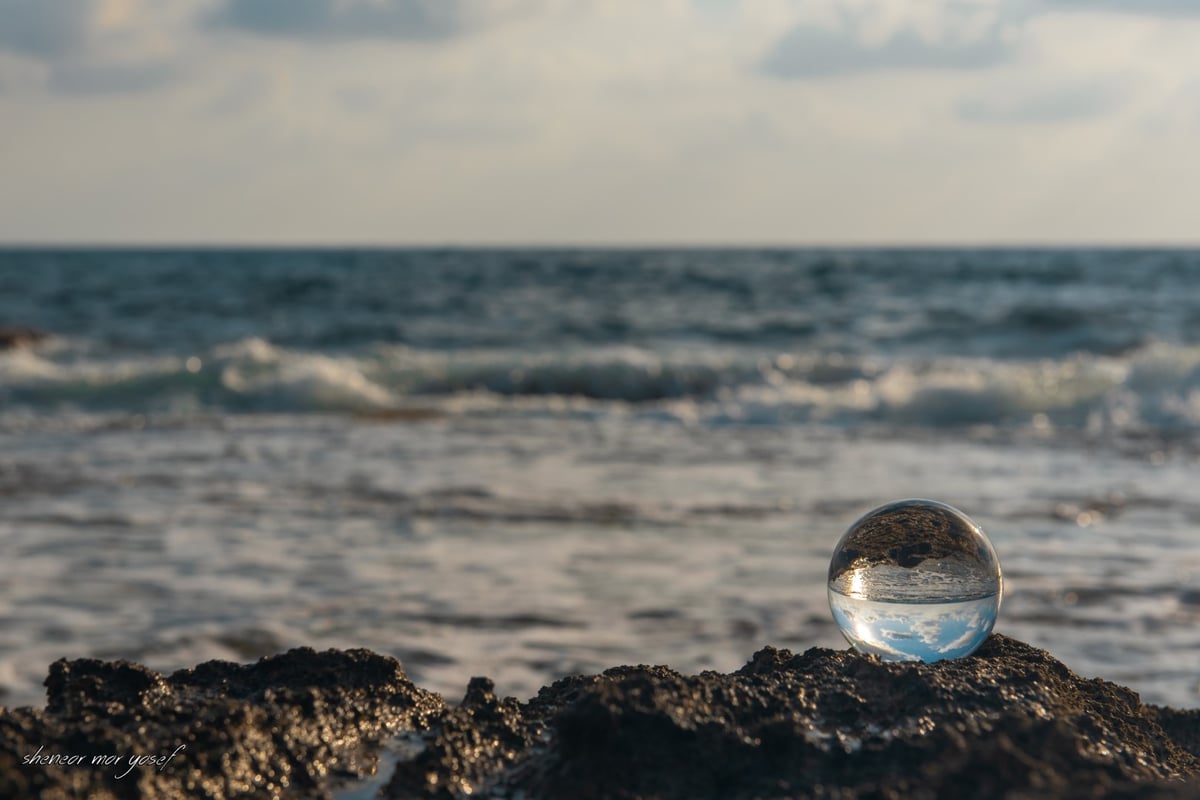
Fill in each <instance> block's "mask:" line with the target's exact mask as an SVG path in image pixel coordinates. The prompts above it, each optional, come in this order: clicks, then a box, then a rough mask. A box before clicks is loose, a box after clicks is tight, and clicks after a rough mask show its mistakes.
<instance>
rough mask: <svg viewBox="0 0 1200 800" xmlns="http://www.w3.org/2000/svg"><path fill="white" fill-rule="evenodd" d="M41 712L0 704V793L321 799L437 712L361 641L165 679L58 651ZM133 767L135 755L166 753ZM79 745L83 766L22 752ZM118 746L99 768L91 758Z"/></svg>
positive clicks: (434, 700)
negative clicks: (387, 743) (385, 744)
mask: <svg viewBox="0 0 1200 800" xmlns="http://www.w3.org/2000/svg"><path fill="white" fill-rule="evenodd" d="M46 689H47V703H46V709H45V710H44V711H38V710H32V709H15V710H9V711H6V712H5V713H3V714H0V797H5V798H25V797H29V798H32V797H88V798H93V797H94V798H108V797H113V798H134V797H137V798H180V797H209V798H233V797H270V796H272V795H279V794H280V793H284V794H288V795H290V796H300V797H322V796H328V795H329V789H330V787H331V786H333V785H334V784H335V783H336V782H337V781H338V780H339V779H347V778H357V777H360V776H362V775H364V774H367V773H369V772H371V771H372V770H373V768H374V763H375V761H374V753H373V750H376V749H378V744H379V743H380V742H381V741H383V740H385V739H389V738H391V737H392V736H394V735H396V734H397V733H399V732H401V731H405V730H421V729H424V728H425V727H426V726H428V725H429V723H430V722H431V721H432V720H433V719H435V718H436V717H437V716H438V715H440V714H441V712H442V710H443V704H442V700H441V698H440V697H438V696H437V695H433V694H430V693H428V692H425V691H422V690H421V689H418V688H416V687H415V686H413V685H412V683H411V682H410V681H409V680H408V678H407V677H406V676H405V674H404V671H403V670H402V669H401V667H400V664H399V662H397V661H396V660H395V659H392V658H388V657H386V656H380V655H376V654H374V653H371V652H368V651H366V650H350V651H346V652H336V651H328V652H324V653H318V652H316V651H313V650H311V649H307V648H302V649H299V650H292V651H290V652H288V653H285V654H283V655H279V656H273V657H271V658H266V659H263V660H261V661H259V662H258V663H257V664H252V665H249V666H238V665H236V664H230V663H226V662H219V661H213V662H209V663H206V664H202V665H200V666H199V667H196V668H195V669H193V670H183V671H180V672H177V673H175V674H173V675H171V676H169V677H164V676H162V675H159V674H158V673H156V672H153V671H151V670H148V669H146V668H145V667H142V666H139V665H137V664H130V663H128V662H120V661H118V662H111V663H110V662H102V661H96V660H93V659H80V660H76V661H67V660H62V661H58V662H56V663H54V664H53V665H51V668H50V675H49V677H48V678H47V679H46ZM180 745H184V746H185V747H184V748H183V749H182V750H180V751H179V752H178V753H177V754H176V756H175V757H174V758H173V759H172V760H171V761H170V762H164V763H163V765H162V767H161V768H158V765H157V764H154V763H150V764H144V765H141V766H137V767H134V768H133V769H132V770H130V771H129V773H128V774H126V775H124V776H123V777H118V776H120V775H122V773H124V772H126V770H127V769H129V767H130V764H129V763H128V759H129V757H130V756H143V755H147V756H159V757H162V756H166V755H170V754H171V753H172V752H174V751H176V749H177V748H179V747H180ZM39 747H40V748H42V754H43V755H49V754H59V755H76V754H77V755H83V756H86V758H85V760H84V763H83V764H79V765H54V764H50V765H41V764H37V763H24V761H25V759H26V758H27V757H28V756H30V755H32V754H34V753H35V752H37V751H38V749H39ZM106 755H107V756H116V757H119V761H118V763H116V764H113V765H108V766H94V765H93V764H92V757H93V756H106Z"/></svg>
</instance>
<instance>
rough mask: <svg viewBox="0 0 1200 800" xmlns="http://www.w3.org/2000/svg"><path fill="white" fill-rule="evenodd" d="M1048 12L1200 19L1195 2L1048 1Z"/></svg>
mask: <svg viewBox="0 0 1200 800" xmlns="http://www.w3.org/2000/svg"><path fill="white" fill-rule="evenodd" d="M1044 9H1045V10H1050V11H1111V12H1114V13H1118V14H1139V15H1145V16H1163V17H1200V3H1198V2H1196V0H1049V2H1048V3H1047V4H1046V6H1045V7H1044Z"/></svg>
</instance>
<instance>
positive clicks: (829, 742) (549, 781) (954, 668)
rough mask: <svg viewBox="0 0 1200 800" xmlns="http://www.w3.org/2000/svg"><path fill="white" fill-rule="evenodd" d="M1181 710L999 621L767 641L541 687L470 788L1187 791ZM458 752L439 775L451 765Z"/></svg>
mask: <svg viewBox="0 0 1200 800" xmlns="http://www.w3.org/2000/svg"><path fill="white" fill-rule="evenodd" d="M1191 714H1192V712H1177V711H1174V710H1170V709H1155V708H1151V707H1145V706H1143V705H1142V704H1141V703H1140V701H1139V699H1138V696H1137V695H1136V694H1135V693H1134V692H1132V691H1130V690H1129V689H1125V688H1124V687H1121V686H1117V685H1115V684H1112V683H1108V682H1106V681H1101V680H1083V679H1081V678H1079V677H1077V676H1076V675H1074V674H1072V673H1071V672H1070V671H1069V670H1068V669H1067V668H1066V667H1065V666H1063V665H1062V664H1061V663H1060V662H1058V661H1056V660H1054V659H1053V658H1051V657H1050V656H1049V655H1048V654H1047V653H1045V652H1044V651H1041V650H1037V649H1035V648H1032V647H1029V646H1028V645H1024V644H1022V643H1020V642H1017V641H1015V640H1013V639H1008V638H1006V637H1003V636H998V635H994V636H992V637H991V638H990V639H989V640H988V642H986V643H985V645H984V646H983V647H982V648H981V649H980V650H979V651H977V652H976V654H975V655H974V656H972V657H969V658H965V659H958V660H951V661H943V662H939V663H937V664H899V663H883V662H880V661H878V660H876V659H875V658H872V657H868V656H862V655H858V654H857V653H855V652H853V651H833V650H822V649H813V650H809V651H808V652H806V653H804V654H803V655H794V654H792V653H790V652H788V651H785V650H774V649H772V648H767V649H764V650H762V651H760V652H759V653H757V654H755V656H754V658H753V660H751V662H750V663H749V664H747V665H746V666H745V667H743V668H742V669H741V670H739V671H738V672H735V673H733V674H731V675H721V674H717V673H703V674H701V675H696V676H683V675H679V674H678V673H675V672H673V671H672V670H670V669H667V668H665V667H636V668H629V667H623V668H619V669H616V670H610V671H608V672H605V673H604V674H602V675H600V676H596V677H591V678H571V679H568V680H565V681H560V682H559V683H556V684H554V685H553V686H551V687H549V688H547V689H543V690H542V691H541V692H540V693H539V694H538V696H537V697H536V698H534V699H533V700H532V701H530V702H529V703H528V704H526V705H525V706H522V707H521V716H522V718H523V719H524V721H525V724H526V725H527V726H528V727H527V731H528V733H527V735H528V736H529V737H530V738H533V739H534V740H535V741H537V740H542V741H544V742H545V744H543V745H541V746H535V747H533V748H531V749H530V750H529V751H528V753H527V754H526V755H525V756H523V757H522V756H520V755H518V756H516V757H511V758H510V759H509V764H510V766H508V767H506V768H505V769H504V770H503V771H501V772H499V773H498V774H496V775H494V776H493V777H492V778H491V779H490V782H489V781H483V782H479V783H476V784H474V785H473V788H474V789H475V791H476V794H478V793H479V791H480V790H483V791H484V793H485V794H486V793H487V791H488V790H490V791H491V792H492V794H494V795H495V796H499V797H525V798H552V797H573V798H581V799H586V798H601V797H603V798H757V797H780V798H782V797H829V798H835V797H836V798H841V799H842V800H847V799H849V798H868V797H870V798H940V797H972V798H993V797H996V798H999V797H1029V798H1034V797H1046V798H1050V797H1079V798H1084V797H1088V798H1090V797H1104V796H1111V797H1125V796H1128V797H1134V796H1139V797H1140V796H1142V793H1148V795H1152V796H1158V797H1178V798H1183V797H1195V796H1200V781H1198V780H1197V778H1196V776H1197V775H1198V774H1200V759H1198V758H1197V754H1196V751H1195V750H1194V749H1193V750H1191V751H1189V750H1188V749H1187V748H1188V747H1191V746H1192V745H1194V743H1195V735H1196V727H1195V725H1196V717H1195V716H1191ZM506 724H507V725H509V726H517V727H519V726H520V720H515V719H514V720H509V721H508V722H507V723H506ZM1176 726H1177V727H1178V728H1179V731H1177V732H1174V733H1169V732H1168V731H1172V730H1173V729H1174V728H1175V727H1176ZM437 731H438V729H437V728H436V727H435V729H434V732H433V733H432V734H431V735H432V737H433V741H435V742H437V741H440V740H439V738H438V736H439V734H438V733H437ZM1186 731H1191V733H1190V734H1186ZM1185 734H1186V735H1185ZM1187 736H1191V737H1192V738H1191V739H1188V738H1186V737H1187ZM455 763H456V762H455V761H454V759H453V758H447V759H445V760H444V761H443V763H442V769H441V774H443V775H445V776H447V777H449V778H450V779H451V780H453V779H454V778H455V777H457V776H459V775H460V773H458V772H456V770H455ZM427 766H428V765H427ZM1183 779H1190V780H1191V781H1192V782H1191V783H1190V784H1183V783H1180V781H1181V780H1183ZM1155 793H1156V794H1155ZM392 796H393V797H406V796H412V795H406V794H404V793H402V792H401V793H393V795H392Z"/></svg>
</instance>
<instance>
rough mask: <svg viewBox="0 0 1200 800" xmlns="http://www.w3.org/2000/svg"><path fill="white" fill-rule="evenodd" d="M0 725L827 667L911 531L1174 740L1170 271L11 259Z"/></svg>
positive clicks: (5, 361)
mask: <svg viewBox="0 0 1200 800" xmlns="http://www.w3.org/2000/svg"><path fill="white" fill-rule="evenodd" d="M3 324H21V325H29V326H33V327H36V328H38V329H40V330H44V331H46V332H48V333H49V334H50V336H49V338H47V339H46V340H45V341H42V342H39V343H37V344H35V345H33V346H31V347H22V348H17V349H13V350H9V351H5V352H0V498H2V500H3V502H0V542H2V543H3V545H2V546H3V558H2V559H0V686H3V687H4V688H5V690H6V692H7V693H6V694H4V695H0V702H3V703H8V704H20V703H31V702H37V700H38V696H39V694H40V689H39V684H40V681H41V679H42V677H43V676H44V674H45V668H46V665H47V664H48V663H49V662H50V661H52V660H54V659H56V658H59V657H61V656H72V657H76V656H99V657H110V658H111V657H127V658H134V659H138V660H141V661H143V662H146V663H149V664H151V665H152V666H155V667H158V668H161V669H171V668H176V667H182V666H189V665H191V664H193V663H195V662H196V661H199V660H202V659H206V658H229V659H234V660H246V659H252V658H256V657H258V656H260V655H264V654H267V653H270V652H275V651H277V650H279V649H283V648H286V647H289V646H295V645H301V644H304V645H311V646H316V647H350V646H365V647H371V648H373V649H376V650H379V651H381V652H388V653H392V654H395V655H396V656H398V657H400V658H401V659H402V660H403V661H404V663H405V667H406V668H407V669H408V670H409V672H410V674H411V675H412V676H413V677H414V678H415V679H416V680H418V682H421V683H423V684H424V685H426V686H429V687H430V688H434V689H437V690H440V691H443V692H446V693H447V694H448V695H450V696H451V697H454V696H457V695H458V694H459V693H461V692H462V691H463V689H464V687H465V684H466V681H467V679H468V678H469V677H470V676H472V675H477V674H489V675H491V676H493V677H494V678H495V679H496V681H497V684H498V688H499V690H500V691H502V692H505V693H511V694H515V695H517V696H524V695H529V694H531V693H532V692H534V691H535V690H536V688H537V687H538V686H540V685H542V684H543V683H545V682H547V681H549V680H551V679H553V678H555V677H558V676H560V675H563V674H567V673H570V672H575V671H584V670H597V669H603V668H605V667H608V666H612V665H614V664H618V663H647V662H652V663H668V664H671V665H672V666H674V667H676V668H678V669H681V670H685V671H688V670H696V669H702V668H709V667H712V668H719V669H732V668H734V667H736V666H738V665H739V664H740V663H742V661H744V660H745V659H746V658H747V657H748V656H749V655H750V653H752V652H753V650H755V649H756V648H758V647H760V646H762V645H765V644H773V645H776V646H781V647H791V648H793V649H803V648H806V647H808V646H813V645H824V646H837V647H841V646H844V642H843V641H842V640H841V637H840V636H839V634H838V632H837V628H836V626H835V625H834V623H833V621H832V619H831V618H830V614H829V610H828V606H827V602H826V597H825V577H824V576H825V571H826V568H827V566H828V559H829V554H830V552H831V550H832V547H833V545H834V543H835V542H836V541H837V539H838V537H839V536H840V535H841V533H842V532H843V531H844V529H845V528H846V526H847V525H849V524H850V523H851V522H853V521H854V520H855V519H856V518H857V517H858V516H859V515H860V514H861V513H863V512H864V511H866V510H868V509H870V508H874V507H875V506H878V505H879V504H880V503H883V502H886V501H889V500H893V499H897V498H901V497H911V496H923V497H932V498H936V499H940V500H944V501H946V502H949V503H951V504H953V505H954V506H956V507H958V508H961V509H962V510H964V511H966V512H967V513H968V514H970V515H971V516H972V517H973V518H974V519H975V520H976V521H978V522H979V523H980V524H981V525H982V526H983V527H984V529H985V530H986V531H987V533H988V535H989V537H990V538H991V540H992V542H993V544H994V545H995V547H996V550H997V552H998V554H999V556H1000V559H1001V561H1002V563H1003V565H1004V568H1005V581H1006V596H1005V600H1004V606H1003V610H1002V612H1001V615H1000V619H999V621H998V622H997V624H996V630H997V631H999V632H1002V633H1008V634H1011V635H1014V636H1018V637H1020V638H1023V639H1025V640H1027V641H1030V642H1032V643H1034V644H1037V645H1040V646H1043V647H1046V648H1048V649H1050V650H1051V651H1052V652H1053V653H1054V654H1055V655H1057V656H1058V657H1060V658H1062V659H1063V660H1064V661H1066V662H1067V664H1068V665H1069V666H1071V667H1072V668H1073V669H1075V670H1076V671H1078V672H1080V673H1082V674H1085V675H1095V676H1100V677H1104V678H1109V679H1112V680H1117V681H1120V682H1122V683H1125V684H1127V685H1130V686H1132V687H1134V688H1135V689H1137V690H1139V691H1140V692H1142V693H1143V696H1144V697H1145V698H1146V699H1147V700H1151V701H1157V702H1168V703H1172V704H1175V705H1182V706H1196V705H1200V676H1198V675H1197V672H1196V669H1195V667H1196V664H1197V663H1200V550H1198V548H1197V545H1196V541H1197V539H1196V535H1195V528H1196V526H1197V524H1200V499H1198V496H1197V494H1196V491H1195V488H1194V487H1195V475H1196V469H1197V463H1198V459H1200V252H1191V251H1124V250H1045V251H1037V250H1028V251H1024V250H1020V251H1019V250H928V251H920V250H861V251H858V250H821V251H816V250H812V251H809V250H678V249H658V250H457V249H451V250H332V249H330V250H244V251H236V250H185V249H177V250H161V251H151V250H130V251H122V250H66V251H52V250H7V251H0V325H3Z"/></svg>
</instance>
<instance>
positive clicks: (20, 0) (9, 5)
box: [0, 0, 92, 58]
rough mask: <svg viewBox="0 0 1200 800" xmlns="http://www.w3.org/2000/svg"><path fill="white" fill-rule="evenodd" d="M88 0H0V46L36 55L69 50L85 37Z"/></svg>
mask: <svg viewBox="0 0 1200 800" xmlns="http://www.w3.org/2000/svg"><path fill="white" fill-rule="evenodd" d="M91 13H92V3H91V2H89V0H53V2H47V1H46V0H0V49H5V50H11V51H13V52H16V53H20V54H22V55H27V56H33V57H35V58H46V57H52V56H57V55H60V54H62V53H66V52H69V51H70V50H72V49H73V48H76V47H79V46H80V45H81V44H82V43H83V42H84V40H85V39H86V38H87V33H88V27H89V22H90V16H91Z"/></svg>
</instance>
